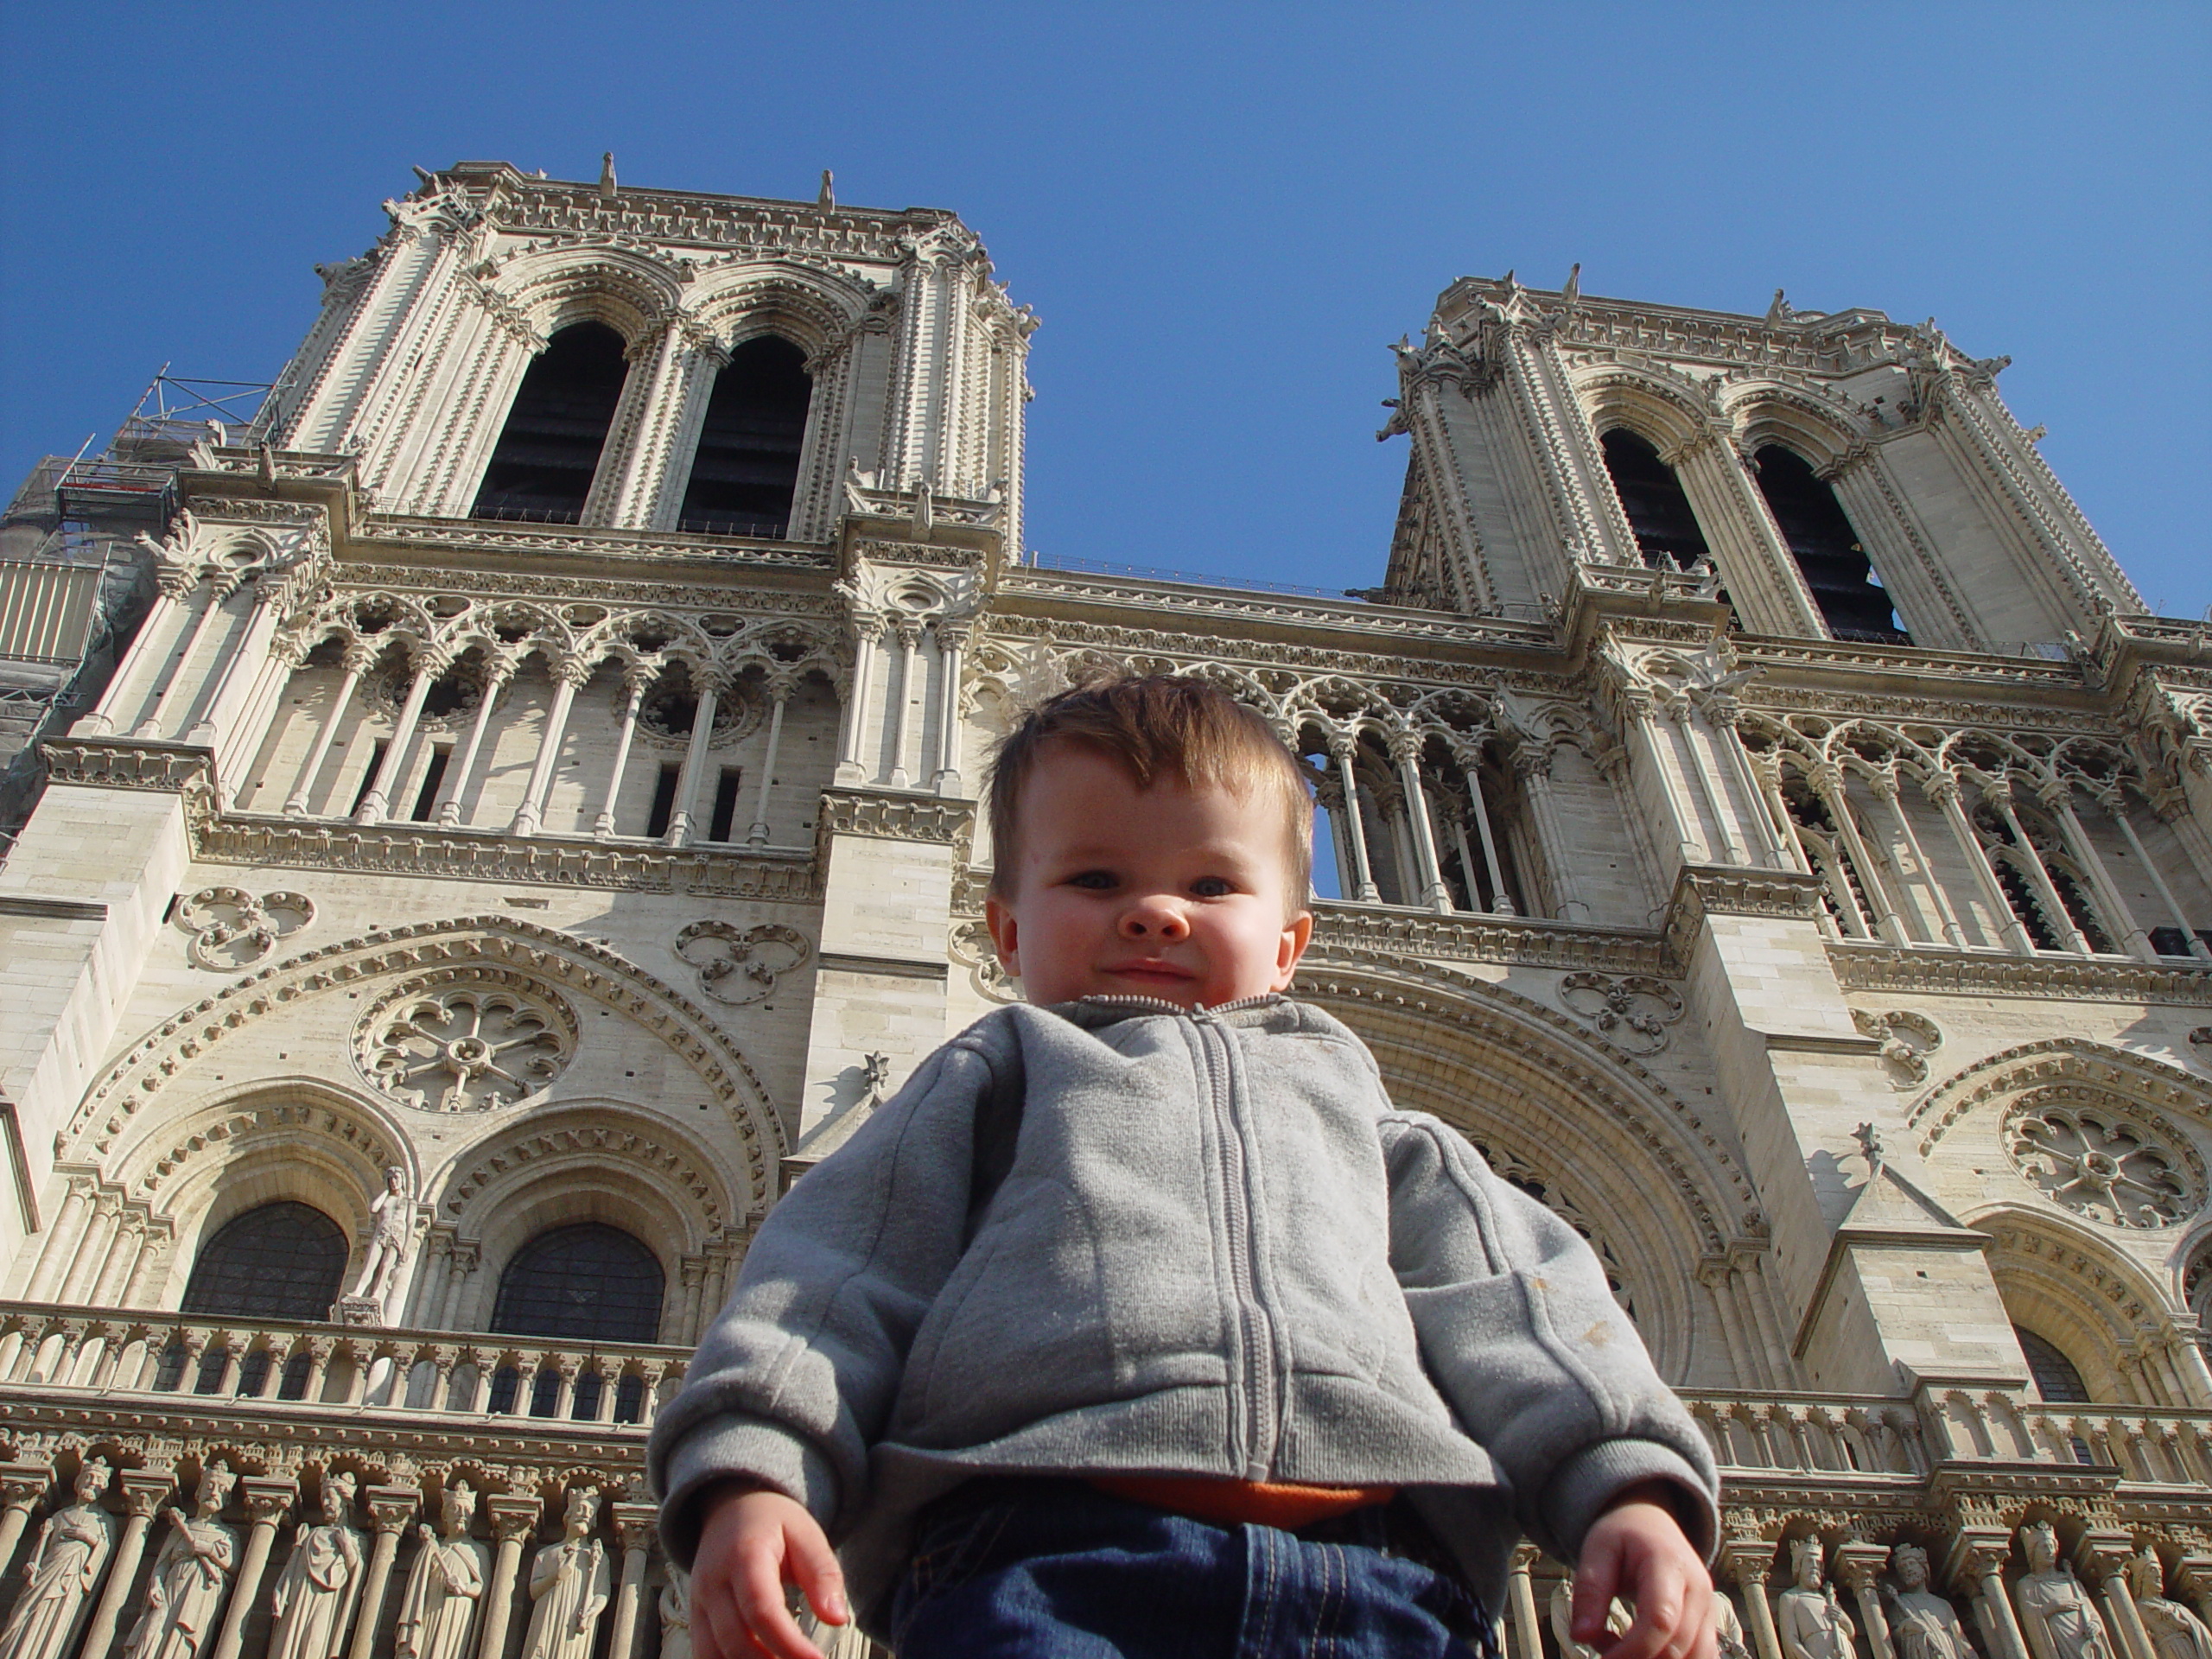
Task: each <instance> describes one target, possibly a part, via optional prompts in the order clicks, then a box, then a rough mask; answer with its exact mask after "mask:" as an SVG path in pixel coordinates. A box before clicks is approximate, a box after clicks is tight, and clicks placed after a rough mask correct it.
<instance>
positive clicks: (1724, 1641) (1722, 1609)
mask: <svg viewBox="0 0 2212 1659" xmlns="http://www.w3.org/2000/svg"><path fill="white" fill-rule="evenodd" d="M1713 1635H1714V1637H1716V1638H1717V1639H1718V1641H1719V1647H1720V1659H1751V1643H1748V1642H1746V1641H1745V1639H1744V1618H1743V1615H1742V1614H1740V1613H1738V1611H1736V1604H1735V1603H1734V1602H1732V1601H1731V1600H1729V1599H1728V1597H1727V1594H1726V1592H1724V1591H1722V1590H1721V1589H1720V1587H1719V1586H1717V1585H1716V1586H1713Z"/></svg>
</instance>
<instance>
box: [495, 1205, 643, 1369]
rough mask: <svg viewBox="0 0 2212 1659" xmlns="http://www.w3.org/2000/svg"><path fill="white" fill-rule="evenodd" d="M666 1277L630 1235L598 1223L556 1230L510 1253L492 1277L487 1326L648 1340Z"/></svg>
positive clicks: (529, 1333)
mask: <svg viewBox="0 0 2212 1659" xmlns="http://www.w3.org/2000/svg"><path fill="white" fill-rule="evenodd" d="M665 1283H666V1280H665V1278H664V1275H663V1274H662V1272H661V1267H660V1262H659V1261H658V1259H657V1258H656V1257H655V1256H654V1255H653V1253H652V1251H651V1250H649V1249H646V1248H645V1246H644V1245H643V1244H641V1243H639V1242H638V1241H637V1240H636V1239H634V1238H632V1237H631V1236H630V1235H629V1234H627V1233H626V1232H624V1231H622V1230H621V1229H620V1228H618V1227H608V1226H606V1225H604V1224H601V1223H598V1222H587V1223H584V1224H582V1225H579V1226H573V1227H556V1228H554V1229H553V1230H551V1231H550V1232H544V1233H540V1234H539V1235H538V1236H537V1237H536V1238H533V1239H531V1241H530V1243H527V1244H525V1245H524V1246H523V1247H522V1249H519V1250H518V1251H516V1252H515V1255H514V1258H513V1260H512V1261H511V1262H508V1263H507V1266H506V1271H505V1272H504V1273H502V1274H500V1275H499V1300H498V1301H497V1302H495V1303H494V1304H493V1310H492V1329H493V1330H494V1331H500V1332H508V1333H510V1334H512V1335H515V1336H524V1337H560V1338H569V1339H570V1340H575V1341H585V1342H652V1341H655V1340H657V1339H658V1337H659V1335H660V1304H661V1293H662V1289H663V1287H664V1284H665Z"/></svg>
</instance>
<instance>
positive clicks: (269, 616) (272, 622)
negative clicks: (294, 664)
mask: <svg viewBox="0 0 2212 1659" xmlns="http://www.w3.org/2000/svg"><path fill="white" fill-rule="evenodd" d="M286 586H287V584H286V582H285V581H284V579H283V576H282V575H278V574H277V573H276V572H274V571H264V572H263V574H262V575H259V576H258V577H257V578H255V581H254V588H253V607H252V609H251V611H249V612H248V613H246V623H245V633H244V634H242V635H240V636H239V639H238V648H237V649H236V650H234V651H233V652H232V653H231V657H230V660H229V661H228V662H226V663H225V664H223V671H222V673H221V674H220V675H219V677H217V679H216V681H215V689H214V690H213V691H212V692H210V693H209V694H208V696H207V707H206V708H205V709H202V710H201V711H200V718H199V719H198V720H196V721H194V722H193V723H192V729H191V730H190V731H189V732H188V733H187V734H186V735H185V741H186V742H188V743H213V742H214V741H216V739H217V737H218V735H219V734H220V733H221V731H222V728H223V727H224V725H225V724H226V722H227V721H228V720H229V719H230V717H231V715H232V714H233V713H235V712H236V711H237V709H238V704H239V702H240V701H241V699H243V698H244V697H245V694H246V693H247V692H248V691H249V690H251V689H252V684H253V681H254V679H255V678H256V677H257V676H258V675H259V674H260V671H261V668H262V664H263V661H264V657H265V654H266V653H267V652H268V649H269V636H270V634H272V633H274V632H277V606H278V604H279V603H280V602H281V601H282V599H283V594H284V593H285V591H286Z"/></svg>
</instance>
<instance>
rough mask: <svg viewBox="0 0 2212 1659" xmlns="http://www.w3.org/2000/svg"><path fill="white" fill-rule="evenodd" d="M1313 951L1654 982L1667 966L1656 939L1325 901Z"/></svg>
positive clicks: (1316, 915)
mask: <svg viewBox="0 0 2212 1659" xmlns="http://www.w3.org/2000/svg"><path fill="white" fill-rule="evenodd" d="M1313 950H1314V951H1315V952H1316V953H1317V954H1318V956H1319V957H1341V958H1344V959H1346V960H1350V959H1351V958H1353V957H1358V956H1362V955H1373V956H1377V957H1386V958H1387V957H1401V958H1402V957H1430V958H1433V959H1435V960H1438V961H1443V962H1497V963H1523V964H1526V965H1528V966H1530V967H1541V968H1590V969H1610V970H1611V972H1613V973H1616V974H1644V975H1651V976H1659V975H1662V974H1664V973H1666V972H1667V971H1668V966H1669V964H1668V962H1667V959H1666V958H1665V957H1664V956H1663V955H1662V951H1661V948H1660V940H1659V938H1657V936H1656V935H1654V934H1650V933H1645V932H1642V931H1632V930H1629V929H1620V930H1612V929H1601V928H1584V927H1578V926H1576V925H1573V923H1567V922H1547V921H1543V920H1541V919H1530V918H1519V919H1516V918H1509V917H1503V916H1473V915H1452V916H1440V915H1437V914H1436V913H1435V912H1433V911H1411V910H1403V911H1400V910H1391V911H1383V910H1379V909H1377V908H1376V906H1370V905H1347V904H1340V903H1337V902H1334V901H1332V900H1329V899H1323V900H1321V901H1320V902H1319V903H1318V904H1316V905H1315V906H1313Z"/></svg>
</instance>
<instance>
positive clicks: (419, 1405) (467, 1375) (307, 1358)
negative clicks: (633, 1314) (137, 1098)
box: [0, 1303, 690, 1435]
mask: <svg viewBox="0 0 2212 1659" xmlns="http://www.w3.org/2000/svg"><path fill="white" fill-rule="evenodd" d="M689 1358H690V1349H689V1348H675V1347H667V1346H663V1345H659V1344H639V1345H637V1346H632V1347H609V1346H607V1345H606V1344H590V1345H585V1346H573V1345H569V1344H563V1343H561V1342H558V1341H554V1340H548V1339H545V1338H534V1337H515V1336H508V1335H500V1334H495V1333H486V1332H456V1331H410V1330H385V1329H366V1328H356V1327H350V1326H346V1325H326V1324H308V1323H303V1322H292V1321H284V1320H275V1319H254V1320H235V1319H203V1318H198V1317H194V1316H191V1315H186V1314H177V1313H140V1312H137V1311H136V1310H130V1311H124V1312H120V1313H118V1312H116V1311H114V1310H102V1309H99V1308H91V1307H67V1306H48V1305H35V1304H28V1303H0V1387H6V1388H9V1389H38V1388H41V1387H42V1388H51V1389H60V1390H66V1391H67V1392H68V1393H69V1394H70V1395H72V1396H73V1397H77V1398H82V1397H83V1396H84V1395H86V1394H90V1395H94V1396H99V1397H101V1398H104V1399H105V1398H108V1397H111V1396H115V1395H154V1396H160V1395H187V1396H196V1397H200V1398H203V1399H204V1398H207V1397H214V1398H220V1399H225V1400H249V1401H255V1402H264V1403H266V1402H282V1403H283V1404H286V1405H293V1406H299V1407H302V1408H310V1409H312V1408H341V1409H346V1410H352V1411H392V1412H405V1413H409V1414H423V1413H429V1414H438V1415H445V1416H455V1417H483V1416H500V1415H521V1416H528V1417H538V1418H558V1419H563V1420H566V1421H572V1422H578V1423H588V1424H593V1425H595V1426H598V1427H604V1428H606V1429H608V1430H611V1431H613V1432H616V1433H622V1434H625V1435H632V1434H635V1435H642V1434H643V1433H645V1430H646V1429H647V1428H649V1427H651V1426H652V1417H653V1414H654V1412H655V1411H656V1410H657V1409H658V1407H659V1405H660V1403H661V1402H662V1401H663V1400H664V1399H666V1398H669V1397H671V1396H672V1395H674V1393H675V1391H676V1389H677V1386H679V1385H680V1384H681V1383H682V1382H683V1370H684V1365H685V1363H686V1362H687V1361H688V1360H689Z"/></svg>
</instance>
